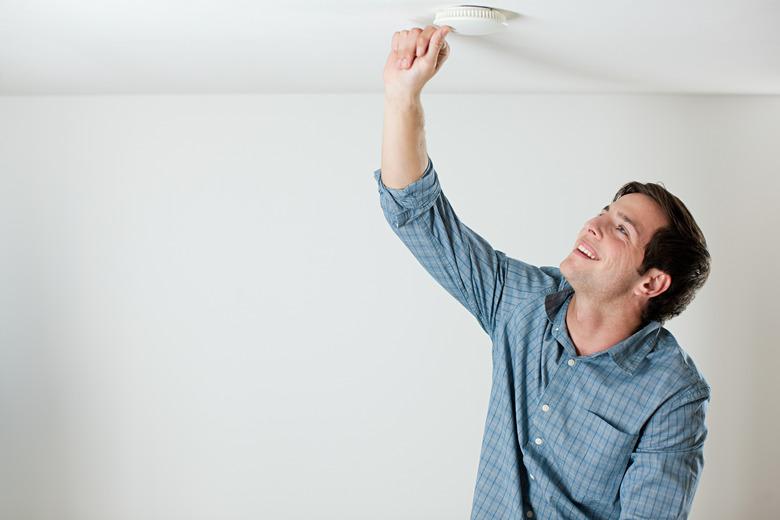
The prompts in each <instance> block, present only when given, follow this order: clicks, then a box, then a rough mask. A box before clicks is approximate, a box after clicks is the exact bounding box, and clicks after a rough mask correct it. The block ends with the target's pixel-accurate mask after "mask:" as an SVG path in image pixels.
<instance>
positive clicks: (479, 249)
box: [374, 156, 507, 337]
mask: <svg viewBox="0 0 780 520" xmlns="http://www.w3.org/2000/svg"><path fill="white" fill-rule="evenodd" d="M374 178H375V179H376V181H377V186H378V190H379V194H380V202H381V206H382V211H383V212H384V215H385V219H386V220H387V222H388V223H389V224H390V227H391V228H392V230H393V232H394V233H395V234H396V235H397V236H398V237H399V238H400V239H401V241H402V242H403V243H404V244H405V245H406V247H407V248H409V249H410V250H411V252H412V254H413V255H414V256H415V258H416V259H417V260H418V261H419V262H420V264H422V266H423V267H424V268H425V269H426V271H428V273H430V274H431V276H433V278H434V279H435V280H436V281H437V282H438V283H439V284H440V285H441V286H443V287H444V288H445V289H446V290H447V292H449V293H450V294H451V295H452V296H454V297H455V298H456V299H457V300H458V301H459V302H460V303H461V304H463V305H464V306H465V307H466V309H468V311H469V312H470V313H471V314H472V315H474V316H475V317H476V318H477V320H478V321H479V324H480V326H481V327H482V329H483V330H484V331H485V332H487V333H488V335H490V336H491V337H492V335H493V331H494V329H495V324H496V319H497V314H498V308H499V305H500V302H501V296H502V292H503V288H504V280H505V274H506V270H507V257H506V255H505V254H504V253H503V252H501V251H496V250H495V249H493V247H491V245H490V244H489V243H488V242H487V241H486V240H485V239H484V238H482V237H481V236H479V235H478V234H477V233H475V232H474V231H472V230H471V229H470V228H469V227H468V226H466V225H465V224H463V223H462V222H461V221H460V220H459V219H458V217H457V215H456V214H455V211H453V209H452V206H451V205H450V203H449V201H448V200H447V198H446V197H445V196H444V194H443V193H442V190H441V186H440V185H439V179H438V176H437V174H436V170H435V169H434V167H433V161H432V160H431V158H430V156H429V157H428V166H427V167H426V169H425V172H424V173H423V176H422V177H421V178H420V179H418V180H417V181H415V182H413V183H411V184H409V185H408V186H406V187H405V188H403V189H392V188H388V187H387V186H385V185H384V183H383V182H382V178H381V169H379V170H376V171H374Z"/></svg>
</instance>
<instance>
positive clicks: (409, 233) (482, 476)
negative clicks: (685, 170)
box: [374, 25, 710, 520]
mask: <svg viewBox="0 0 780 520" xmlns="http://www.w3.org/2000/svg"><path fill="white" fill-rule="evenodd" d="M450 30H451V28H450V27H448V26H443V27H437V26H433V25H431V26H428V27H426V28H425V29H424V30H423V29H420V28H415V29H412V30H409V31H400V32H397V33H395V34H394V35H393V42H392V50H391V52H390V55H389V57H388V60H387V63H386V64H385V69H384V82H385V121H384V135H383V145H382V168H381V169H380V170H376V171H375V172H374V176H375V178H376V181H377V186H378V190H379V193H380V201H381V205H382V209H383V212H384V214H385V217H386V219H387V221H388V222H389V223H390V224H391V227H392V229H393V231H394V232H395V233H396V234H397V235H398V237H399V238H400V239H401V240H402V241H403V243H404V244H405V245H406V246H407V247H408V248H409V249H410V250H411V251H412V253H413V254H414V256H415V257H416V258H417V259H418V260H419V262H420V263H421V264H422V265H423V266H424V267H425V269H426V270H427V271H428V272H429V273H430V274H431V275H432V276H433V277H434V278H435V279H436V280H437V281H438V282H439V283H440V284H441V285H442V286H443V287H444V288H445V289H446V290H447V291H448V292H449V293H450V294H452V295H453V296H454V297H455V298H457V299H458V300H459V301H460V302H461V303H462V304H463V305H464V306H465V307H466V308H467V309H468V310H469V311H470V312H471V313H472V314H473V315H474V316H475V317H476V318H477V320H478V321H479V323H480V325H481V326H482V328H483V329H484V330H485V332H487V333H488V334H489V335H490V337H491V339H492V342H493V352H492V355H493V382H492V390H491V396H490V403H489V409H488V417H487V421H486V424H485V433H484V439H483V444H482V451H481V455H480V463H479V470H478V474H477V483H476V487H475V490H474V499H473V505H472V512H471V518H472V519H490V520H496V519H503V518H507V519H509V518H515V519H516V518H533V517H538V518H542V519H548V518H550V519H552V518H566V519H589V520H593V519H602V518H603V519H613V518H614V519H617V518H624V519H639V518H642V519H654V520H659V519H666V518H675V519H677V518H686V517H687V515H688V512H689V510H690V506H691V502H692V500H693V496H694V493H695V491H696V487H697V484H698V480H699V477H700V474H701V471H702V467H703V445H704V439H705V437H706V435H707V430H706V427H705V414H706V408H707V403H708V401H709V398H710V387H709V385H708V384H707V382H706V380H705V379H704V377H703V376H702V374H701V373H700V372H699V371H698V369H697V368H696V366H695V365H694V363H693V361H692V360H691V358H690V357H689V356H688V355H687V354H686V353H685V352H684V351H683V350H682V349H681V348H680V346H679V345H678V344H677V342H676V341H675V339H674V337H673V336H672V334H671V333H670V332H669V331H668V330H666V329H665V328H664V327H663V326H662V324H663V323H664V322H665V320H667V319H669V318H671V317H673V316H676V315H677V314H679V313H680V312H681V311H682V310H683V309H684V308H685V307H686V305H687V304H688V303H689V302H690V301H691V300H692V298H693V296H694V293H695V292H696V290H698V288H700V287H701V285H702V284H703V283H704V281H705V280H706V278H707V276H708V273H709V264H710V260H709V254H708V252H707V247H706V241H705V239H704V236H703V234H702V233H701V230H700V229H699V227H698V226H697V225H696V222H695V221H694V219H693V217H692V216H691V215H690V213H689V212H688V210H687V208H686V207H685V206H684V205H683V203H682V202H681V201H680V200H679V199H677V197H675V196H674V195H672V194H671V193H669V192H668V191H666V189H664V188H663V187H661V186H659V185H657V184H642V183H638V182H633V183H629V184H627V185H625V186H624V187H623V188H621V189H620V191H618V193H617V194H616V195H615V197H614V199H613V201H612V203H611V204H609V205H607V206H606V207H605V208H604V209H603V210H601V212H600V213H599V214H598V215H595V216H594V217H593V218H591V219H590V220H588V221H587V222H586V223H585V225H584V226H583V227H582V230H581V231H580V232H579V234H578V236H577V239H576V240H575V243H574V246H573V248H572V251H571V253H570V254H569V255H568V256H567V257H566V258H565V259H564V260H563V261H562V262H561V264H560V267H559V268H555V267H534V266H532V265H529V264H526V263H524V262H521V261H519V260H516V259H513V258H509V257H507V256H506V255H505V254H504V253H503V252H501V251H498V250H495V249H493V248H492V247H491V246H490V244H488V243H487V242H486V241H485V240H484V239H483V238H482V237H480V236H479V235H478V234H477V233H475V232H474V231H472V230H471V229H470V228H469V227H467V226H466V225H465V224H463V223H462V222H461V221H460V220H459V219H458V217H457V215H456V214H455V212H454V211H453V209H452V207H451V206H450V203H449V201H448V200H447V198H446V197H445V196H444V194H443V193H442V191H441V186H440V184H439V180H438V175H437V173H436V171H435V169H434V167H433V162H432V160H431V159H430V157H429V156H428V154H427V151H426V146H425V138H424V135H423V134H424V131H423V112H422V106H421V104H420V92H421V90H422V87H423V85H425V83H427V81H428V80H430V78H432V77H433V75H434V74H435V73H436V72H437V71H438V70H439V68H440V67H441V66H442V64H443V63H444V61H445V60H446V59H447V57H448V56H449V47H448V45H447V42H446V40H445V38H446V35H447V33H448V32H449V31H450ZM420 172H422V175H420Z"/></svg>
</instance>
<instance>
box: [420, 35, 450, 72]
mask: <svg viewBox="0 0 780 520" xmlns="http://www.w3.org/2000/svg"><path fill="white" fill-rule="evenodd" d="M450 31H451V28H450V26H448V25H445V26H444V27H441V28H439V29H437V30H436V32H435V33H433V36H431V41H430V43H429V44H428V52H427V53H426V54H425V56H424V57H423V60H424V61H426V62H428V65H429V66H431V67H433V69H434V70H438V69H439V67H441V65H442V63H444V61H445V60H446V59H447V57H448V56H449V54H450V46H449V45H448V44H447V41H446V40H445V39H444V38H445V36H447V34H448V33H449V32H450Z"/></svg>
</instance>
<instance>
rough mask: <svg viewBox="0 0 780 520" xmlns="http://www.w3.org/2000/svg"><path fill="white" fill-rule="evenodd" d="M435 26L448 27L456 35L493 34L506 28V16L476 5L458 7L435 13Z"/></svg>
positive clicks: (489, 8) (497, 11) (495, 10)
mask: <svg viewBox="0 0 780 520" xmlns="http://www.w3.org/2000/svg"><path fill="white" fill-rule="evenodd" d="M433 23H434V24H435V25H439V26H441V25H449V26H450V27H452V28H453V29H454V31H455V32H456V33H458V34H464V35H468V36H477V35H482V34H493V33H495V32H498V31H500V30H502V29H503V28H504V27H506V26H507V23H506V16H505V15H504V13H503V12H501V11H499V10H498V9H493V8H491V7H482V6H478V5H458V6H454V7H447V8H445V9H441V10H439V11H437V12H436V18H434V20H433Z"/></svg>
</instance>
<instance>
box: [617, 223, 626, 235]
mask: <svg viewBox="0 0 780 520" xmlns="http://www.w3.org/2000/svg"><path fill="white" fill-rule="evenodd" d="M617 229H619V230H620V232H621V233H623V234H624V235H626V236H628V231H627V230H626V228H625V227H623V225H622V224H621V225H619V226H618V227H617Z"/></svg>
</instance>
